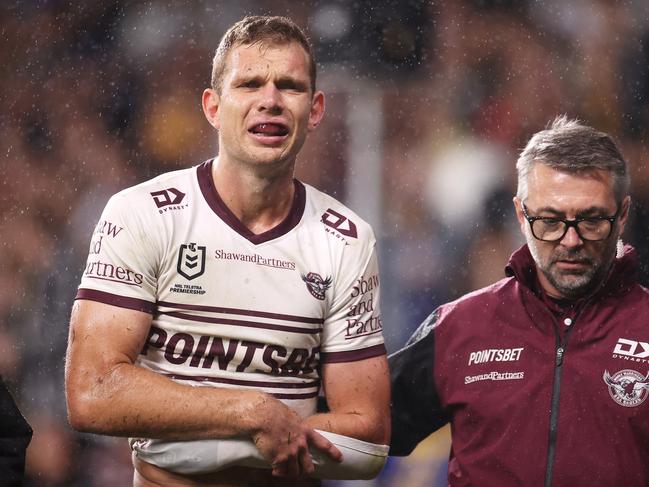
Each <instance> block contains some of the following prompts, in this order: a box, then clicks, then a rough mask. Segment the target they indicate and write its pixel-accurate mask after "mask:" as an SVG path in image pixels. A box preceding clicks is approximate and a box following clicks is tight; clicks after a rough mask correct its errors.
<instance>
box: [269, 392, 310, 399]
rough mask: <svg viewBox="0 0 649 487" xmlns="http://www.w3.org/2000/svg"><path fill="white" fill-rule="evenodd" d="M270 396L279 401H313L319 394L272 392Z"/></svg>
mask: <svg viewBox="0 0 649 487" xmlns="http://www.w3.org/2000/svg"><path fill="white" fill-rule="evenodd" d="M270 395H271V396H273V397H275V398H277V399H311V398H312V397H318V392H317V391H316V392H309V393H306V394H281V393H279V392H272V393H271V394H270Z"/></svg>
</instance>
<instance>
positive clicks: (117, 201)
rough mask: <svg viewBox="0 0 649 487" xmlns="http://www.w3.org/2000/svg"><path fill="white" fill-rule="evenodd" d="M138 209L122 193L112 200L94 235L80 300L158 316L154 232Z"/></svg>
mask: <svg viewBox="0 0 649 487" xmlns="http://www.w3.org/2000/svg"><path fill="white" fill-rule="evenodd" d="M137 208H138V206H137V205H136V204H134V203H133V202H132V201H130V198H129V197H128V196H126V195H123V194H122V193H118V194H117V195H115V196H113V197H112V198H111V199H110V201H109V202H108V204H107V205H106V207H105V208H104V211H103V213H102V215H101V218H100V219H99V222H98V223H97V225H96V227H95V229H94V231H93V234H92V239H91V242H90V249H89V252H88V260H87V262H86V267H85V269H84V271H83V276H82V278H81V284H80V286H79V290H78V292H77V296H76V299H87V300H91V301H99V302H102V303H106V304H111V305H114V306H119V307H122V308H129V309H134V310H138V311H144V312H147V313H153V312H154V310H155V303H156V292H157V279H156V269H157V267H158V265H157V261H158V258H157V253H156V252H155V248H154V246H153V245H152V242H151V239H150V235H152V234H153V233H152V232H153V230H152V229H150V228H147V225H146V223H145V222H146V218H144V217H143V216H142V215H140V214H139V213H138V210H137Z"/></svg>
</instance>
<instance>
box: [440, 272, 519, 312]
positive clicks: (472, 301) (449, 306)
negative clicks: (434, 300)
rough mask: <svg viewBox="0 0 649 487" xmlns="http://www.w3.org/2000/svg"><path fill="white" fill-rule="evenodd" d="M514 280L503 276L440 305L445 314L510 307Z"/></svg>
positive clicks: (513, 294)
mask: <svg viewBox="0 0 649 487" xmlns="http://www.w3.org/2000/svg"><path fill="white" fill-rule="evenodd" d="M515 289H516V280H515V279H514V278H513V277H504V278H502V279H500V280H499V281H496V282H494V283H493V284H490V285H489V286H485V287H483V288H481V289H477V290H475V291H471V292H469V293H467V294H464V295H463V296H460V297H459V298H457V299H456V300H455V301H451V302H449V303H446V304H444V305H442V306H441V308H442V311H443V314H444V315H445V316H447V315H451V314H457V313H466V312H469V313H474V312H480V313H481V314H484V313H487V312H489V311H490V310H491V311H494V310H496V309H497V308H501V307H503V306H504V307H508V308H509V307H511V305H512V300H513V299H517V298H516V296H517V294H516V290H515Z"/></svg>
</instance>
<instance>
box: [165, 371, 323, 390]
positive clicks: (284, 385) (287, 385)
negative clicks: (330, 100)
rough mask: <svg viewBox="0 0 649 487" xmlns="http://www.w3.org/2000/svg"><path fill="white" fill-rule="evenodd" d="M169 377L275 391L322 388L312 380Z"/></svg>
mask: <svg viewBox="0 0 649 487" xmlns="http://www.w3.org/2000/svg"><path fill="white" fill-rule="evenodd" d="M164 375H166V376H167V377H170V378H172V379H178V380H193V381H196V382H215V383H217V384H232V385H237V386H251V387H268V388H275V389H307V388H309V387H318V388H319V387H320V381H319V380H312V381H310V382H266V381H261V380H244V379H228V378H225V377H210V376H207V375H180V374H164Z"/></svg>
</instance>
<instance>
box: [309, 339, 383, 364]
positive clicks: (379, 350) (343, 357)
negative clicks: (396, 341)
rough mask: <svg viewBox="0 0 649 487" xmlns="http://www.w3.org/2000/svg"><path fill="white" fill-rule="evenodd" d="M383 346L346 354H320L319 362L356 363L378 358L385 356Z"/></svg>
mask: <svg viewBox="0 0 649 487" xmlns="http://www.w3.org/2000/svg"><path fill="white" fill-rule="evenodd" d="M385 354H386V351H385V345H384V344H382V343H381V344H380V345H374V346H373V347H368V348H362V349H360V350H348V351H346V352H320V361H321V362H322V363H329V364H335V363H340V362H356V361H358V360H364V359H366V358H372V357H378V356H379V355H385Z"/></svg>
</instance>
